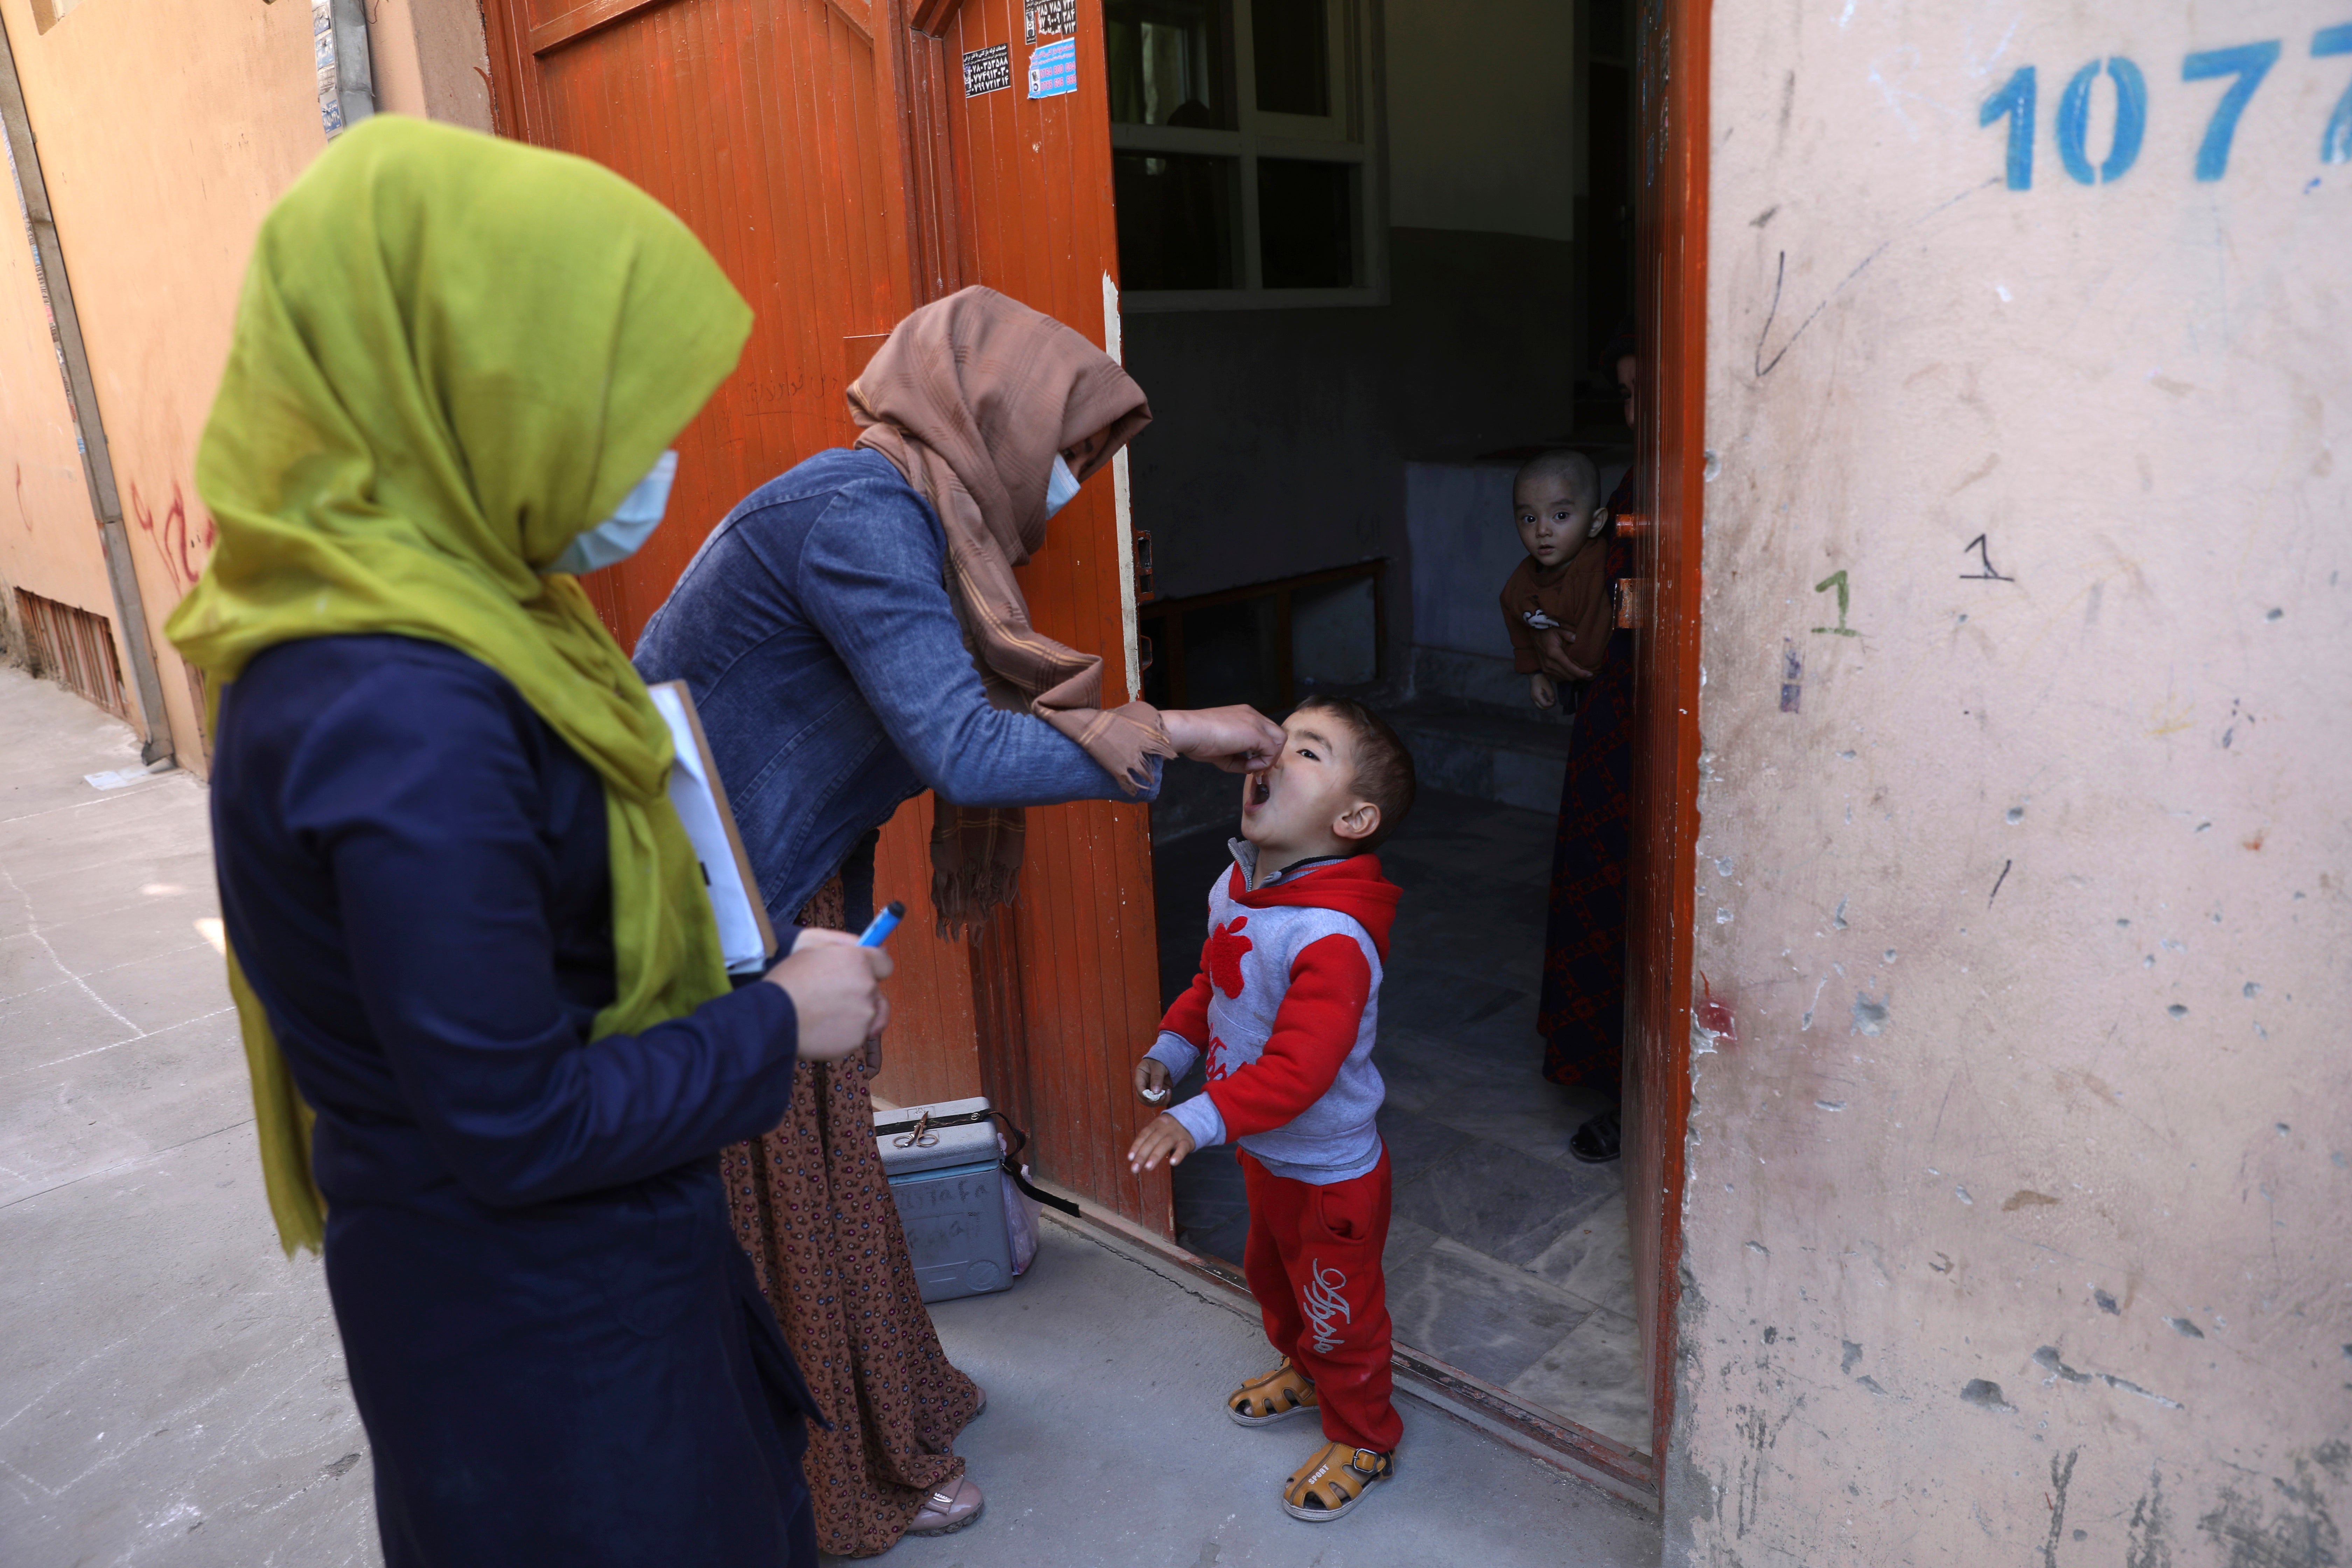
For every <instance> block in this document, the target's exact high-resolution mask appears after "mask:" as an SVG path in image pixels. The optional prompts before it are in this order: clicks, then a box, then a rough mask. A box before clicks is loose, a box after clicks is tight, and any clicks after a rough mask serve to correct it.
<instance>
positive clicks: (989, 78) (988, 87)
mask: <svg viewBox="0 0 2352 1568" xmlns="http://www.w3.org/2000/svg"><path fill="white" fill-rule="evenodd" d="M1012 85H1013V46H1012V45H1010V44H991V45H989V46H988V47H986V48H984V49H972V50H971V51H969V52H968V53H966V54H965V56H964V57H963V95H964V96H965V97H966V98H978V97H979V96H980V95H981V94H982V93H983V92H1002V91H1003V90H1004V89H1006V88H1008V87H1011V86H1012Z"/></svg>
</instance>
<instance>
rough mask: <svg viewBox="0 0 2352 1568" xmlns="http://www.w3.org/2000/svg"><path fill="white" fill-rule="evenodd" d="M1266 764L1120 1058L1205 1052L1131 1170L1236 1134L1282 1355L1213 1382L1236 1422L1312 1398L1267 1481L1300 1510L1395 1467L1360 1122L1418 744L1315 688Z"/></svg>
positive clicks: (1252, 1251) (1145, 1062)
mask: <svg viewBox="0 0 2352 1568" xmlns="http://www.w3.org/2000/svg"><path fill="white" fill-rule="evenodd" d="M1283 731H1284V733H1285V734H1286V737H1287V741H1286V744H1285V745H1284V747H1283V752H1282V756H1281V759H1280V760H1279V761H1278V762H1276V763H1275V764H1274V765H1273V766H1272V767H1270V768H1268V769H1266V770H1265V772H1263V773H1252V774H1250V775H1249V776H1248V778H1247V779H1246V780H1245V781H1244V784H1243V787H1242V836H1241V837H1239V838H1236V839H1234V841H1233V845H1232V848H1233V856H1234V866H1233V868H1232V870H1231V871H1229V872H1228V873H1226V874H1224V875H1222V876H1220V877H1219V878H1218V879H1217V882H1216V885H1215V886H1214V887H1213V888H1212V889H1210V893H1209V934H1208V942H1207V943H1206V944H1205V945H1204V946H1203V947H1202V950H1201V973H1199V974H1198V975H1197V976H1195V977H1194V979H1193V981H1192V988H1191V989H1190V990H1188V991H1186V992H1185V993H1184V994H1183V995H1182V996H1181V997H1179V998H1178V999H1177V1001H1176V1005H1174V1006H1172V1007H1171V1008H1170V1009H1169V1010H1168V1016H1166V1017H1165V1018H1164V1019H1162V1020H1161V1021H1160V1039H1159V1042H1158V1043H1157V1044H1156V1045H1154V1046H1153V1047H1151V1050H1150V1054H1149V1055H1147V1056H1146V1057H1145V1058H1143V1059H1142V1060H1141V1061H1140V1062H1138V1063H1137V1064H1136V1068H1135V1088H1136V1092H1137V1093H1138V1094H1139V1095H1141V1096H1142V1097H1143V1100H1144V1103H1146V1104H1147V1105H1164V1104H1166V1103H1167V1100H1168V1095H1169V1092H1170V1086H1171V1085H1172V1084H1173V1083H1174V1082H1175V1081H1176V1080H1177V1079H1181V1078H1182V1077H1183V1076H1184V1075H1185V1074H1186V1073H1188V1072H1190V1071H1191V1070H1192V1067H1193V1064H1194V1063H1196V1062H1197V1061H1199V1060H1200V1059H1201V1058H1202V1055H1203V1053H1205V1054H1206V1056H1207V1058H1208V1079H1209V1085H1208V1089H1207V1091H1206V1092H1205V1093H1202V1094H1200V1095H1197V1096H1195V1097H1194V1098H1192V1099H1191V1100H1186V1101H1185V1102H1184V1103H1182V1104H1181V1105H1179V1106H1176V1107H1174V1108H1173V1109H1172V1110H1166V1111H1163V1112H1162V1113H1161V1114H1160V1115H1159V1116H1158V1117H1156V1118H1154V1119H1153V1120H1152V1121H1150V1123H1149V1124H1148V1125H1147V1126H1146V1127H1145V1128H1144V1130H1143V1131H1142V1133H1141V1135H1140V1136H1139V1137H1138V1138H1137V1139H1136V1141H1135V1144H1134V1146H1133V1147H1132V1148H1131V1149H1130V1150H1129V1152H1128V1161H1129V1165H1130V1167H1131V1168H1133V1169H1135V1170H1137V1171H1148V1170H1150V1169H1151V1168H1152V1167H1153V1166H1155V1165H1157V1164H1158V1163H1160V1161H1161V1160H1162V1159H1165V1160H1166V1161H1167V1162H1168V1163H1170V1164H1171V1165H1174V1164H1176V1163H1180V1162H1181V1161H1182V1159H1183V1158H1184V1156H1185V1155H1187V1154H1189V1153H1191V1152H1192V1151H1193V1150H1195V1149H1197V1148H1200V1147H1202V1146H1203V1145H1205V1144H1211V1143H1222V1142H1225V1141H1226V1140H1228V1139H1231V1140H1234V1141H1235V1142H1239V1143H1240V1145H1241V1151H1240V1159H1241V1165H1242V1173H1243V1176H1244V1180H1245V1181H1246V1183H1247V1184H1248V1190H1249V1214H1250V1226H1249V1241H1248V1243H1247V1245H1246V1246H1245V1247H1244V1255H1243V1260H1242V1267H1243V1270H1244V1273H1245V1274H1246V1275H1247V1276H1248V1278H1249V1285H1250V1289H1251V1291H1252V1293H1253V1294H1255V1296H1256V1297H1257V1300H1258V1306H1259V1310H1260V1311H1261V1312H1262V1313H1263V1314H1264V1316H1265V1337H1266V1338H1267V1339H1268V1340H1271V1341H1272V1342H1273V1343H1274V1348H1275V1349H1276V1351H1278V1352H1281V1354H1282V1363H1281V1364H1280V1365H1279V1366H1277V1367H1276V1368H1275V1369H1274V1370H1273V1371H1272V1372H1269V1373H1264V1374H1263V1375H1261V1376H1258V1377H1254V1378H1251V1379H1250V1380H1249V1381H1248V1382H1247V1383H1244V1384H1242V1385H1241V1386H1240V1387H1239V1388H1237V1389H1235V1390H1234V1392H1233V1393H1232V1394H1229V1395H1228V1396H1227V1397H1226V1413H1227V1414H1228V1415H1231V1416H1232V1417H1233V1418H1234V1420H1235V1421H1236V1422H1238V1423H1240V1424H1241V1425H1242V1426H1268V1425H1270V1424H1272V1423H1274V1422H1276V1421H1279V1420H1282V1419H1283V1418H1284V1417H1286V1416H1289V1415H1297V1414H1298V1413H1300V1412H1302V1411H1309V1410H1311V1411H1317V1412H1318V1413H1319V1415H1320V1416H1321V1419H1322V1423H1323V1436H1324V1439H1325V1440H1324V1442H1323V1444H1322V1445H1321V1447H1318V1448H1317V1449H1316V1451H1315V1454H1314V1456H1313V1457H1312V1458H1309V1459H1308V1460H1307V1463H1305V1464H1304V1465H1301V1466H1300V1467H1299V1468H1297V1470H1295V1471H1293V1472H1292V1473H1291V1477H1290V1479H1289V1481H1288V1483H1287V1484H1286V1486H1285V1487H1284V1488H1283V1493H1282V1502H1283V1507H1284V1508H1285V1509H1286V1510H1289V1512H1290V1513H1291V1514H1292V1515H1294V1516H1295V1517H1297V1518H1299V1519H1304V1520H1312V1521H1327V1520H1334V1519H1338V1518H1339V1517H1340V1516H1341V1515H1343V1514H1345V1513H1347V1512H1348V1511H1349V1510H1351V1509H1353V1508H1355V1507H1356V1506H1357V1505H1358V1504H1359V1503H1360V1502H1362V1501H1363V1500H1364V1499H1365V1497H1366V1496H1368V1495H1369V1494H1370V1489H1371V1488H1372V1487H1373V1486H1374V1485H1376V1484H1378V1483H1379V1482H1381V1481H1384V1480H1386V1479H1388V1478H1389V1477H1390V1476H1391V1474H1393V1473H1394V1471H1395V1468H1396V1447H1397V1440H1398V1438H1399V1437H1400V1436H1402V1432H1403V1426H1402V1422H1400V1421H1399V1419H1398V1417H1397V1413H1396V1407H1395V1406H1394V1405H1392V1404H1391V1402H1390V1397H1389V1392H1390V1391H1389V1381H1390V1374H1389V1312H1388V1300H1387V1291H1386V1289H1385V1286H1384V1285H1383V1282H1382V1280H1381V1247H1382V1246H1383V1245H1384V1244H1385V1243H1386V1241H1387V1240H1388V1233H1389V1158H1388V1152H1387V1150H1386V1149H1384V1148H1383V1147H1382V1146H1381V1135H1380V1130H1379V1128H1378V1127H1377V1126H1376V1125H1375V1124H1374V1121H1373V1118H1374V1116H1375V1114H1376V1113H1377V1112H1378V1111H1379V1110H1380V1108H1381V1097H1382V1095H1383V1093H1384V1092H1385V1091H1384V1089H1383V1088H1382V1086H1381V1075H1380V1073H1379V1071H1378V1070H1377V1069H1376V1068H1374V1067H1373V1066H1372V1060H1371V1057H1372V1036H1373V1028H1374V1025H1375V1022H1376V1020H1377V1018H1378V1015H1379V1009H1380V991H1381V966H1382V965H1383V964H1384V963H1386V962H1387V960H1388V945H1389V923H1390V921H1391V919H1392V918H1393V917H1394V916H1395V914H1396V907H1397V899H1398V896H1399V895H1398V890H1397V887H1396V884H1395V883H1393V882H1391V881H1390V880H1389V879H1387V878H1386V877H1383V876H1382V875H1381V863H1380V860H1379V858H1377V857H1375V856H1374V855H1373V854H1372V853H1371V851H1372V850H1373V849H1375V848H1377V847H1379V846H1380V844H1381V840H1382V839H1384V838H1386V837H1388V836H1389V834H1390V833H1391V832H1393V831H1394V830H1395V828H1396V826H1398V824H1400V823H1401V822H1402V821H1403V820H1404V816H1405V813H1406V812H1408V811H1410V810H1411V809H1412V796H1413V773H1412V755H1411V753H1409V752H1407V751H1406V750H1405V748H1404V742H1402V741H1400V740H1399V739H1398V738H1397V733H1396V731H1394V730H1392V729H1391V728H1389V726H1388V724H1387V722H1386V721H1383V720H1381V718H1380V716H1379V715H1377V714H1375V713H1374V712H1372V711H1371V710H1370V709H1369V708H1366V707H1365V706H1364V705H1363V704H1362V703H1360V702H1357V701H1354V700H1350V699H1348V698H1344V697H1310V698H1308V699H1307V700H1306V701H1304V702H1302V703H1300V704H1299V705H1298V708H1297V711H1295V712H1293V713H1292V714H1291V715H1290V717H1289V719H1288V720H1287V721H1285V722H1284V724H1283Z"/></svg>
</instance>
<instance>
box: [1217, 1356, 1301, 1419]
mask: <svg viewBox="0 0 2352 1568" xmlns="http://www.w3.org/2000/svg"><path fill="white" fill-rule="evenodd" d="M1315 1404H1316V1400H1315V1380H1314V1379H1313V1378H1311V1377H1308V1376H1307V1374H1306V1373H1303V1372H1301V1371H1299V1370H1298V1369H1297V1367H1295V1366H1293V1365H1292V1364H1291V1363H1290V1358H1289V1357H1288V1356H1284V1357H1283V1358H1282V1364H1281V1365H1280V1366H1278V1367H1276V1368H1275V1369H1274V1370H1273V1371H1272V1372H1269V1373H1261V1374H1259V1375H1258V1376H1256V1377H1254V1378H1251V1379H1250V1380H1249V1381H1248V1382H1247V1383H1244V1384H1242V1385H1241V1386H1240V1387H1239V1388H1236V1389H1234V1391H1233V1392H1232V1393H1231V1394H1226V1395H1225V1414H1226V1415H1230V1416H1232V1417H1233V1418H1234V1422H1235V1423H1236V1424H1237V1425H1239V1426H1272V1425H1273V1424H1274V1423H1275V1422H1276V1421H1279V1420H1281V1419H1283V1417H1285V1416H1286V1415H1297V1414H1298V1413H1299V1412H1300V1411H1302V1410H1312V1409H1314V1408H1315Z"/></svg>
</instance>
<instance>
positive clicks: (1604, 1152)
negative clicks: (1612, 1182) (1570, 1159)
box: [1568, 1110, 1624, 1165]
mask: <svg viewBox="0 0 2352 1568" xmlns="http://www.w3.org/2000/svg"><path fill="white" fill-rule="evenodd" d="M1623 1136H1624V1124H1623V1122H1622V1121H1621V1120H1620V1118H1619V1114H1618V1113H1617V1112H1616V1111H1614V1110H1604V1111H1602V1112H1601V1114H1600V1115H1598V1116H1596V1117H1594V1118H1593V1119H1592V1120H1591V1121H1587V1122H1586V1123H1585V1124H1584V1125H1583V1126H1581V1127H1580V1128H1578V1129H1577V1130H1576V1136H1575V1137H1573V1138H1570V1140H1569V1141H1568V1152H1570V1153H1571V1154H1573V1155H1575V1156H1576V1157H1577V1158H1578V1159H1580V1160H1581V1161H1583V1162H1584V1163H1586V1164H1588V1165H1605V1164H1607V1163H1609V1162H1610V1161H1612V1160H1614V1159H1615V1158H1617V1156H1618V1154H1619V1152H1621V1151H1620V1148H1619V1145H1620V1142H1621V1141H1622V1138H1623Z"/></svg>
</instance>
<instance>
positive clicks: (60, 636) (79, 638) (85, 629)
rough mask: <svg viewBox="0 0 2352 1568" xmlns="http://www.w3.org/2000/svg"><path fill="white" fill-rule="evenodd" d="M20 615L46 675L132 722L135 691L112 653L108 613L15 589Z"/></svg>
mask: <svg viewBox="0 0 2352 1568" xmlns="http://www.w3.org/2000/svg"><path fill="white" fill-rule="evenodd" d="M16 615H17V616H18V618H19V619H21V620H22V621H23V622H24V625H25V632H26V636H28V637H31V638H32V639H33V643H34V646H35V647H38V648H39V649H40V658H41V665H42V669H41V673H42V674H44V675H54V676H56V677H57V678H58V680H59V681H61V682H62V683H63V684H64V685H65V687H66V689H68V690H70V691H74V692H78V693H79V694H80V695H81V696H83V697H87V698H88V699H89V700H91V701H92V702H95V703H97V704H98V705H99V706H100V708H103V709H105V710H107V711H108V712H110V713H111V714H113V715H115V716H116V717H117V718H120V719H122V720H125V721H128V720H129V719H130V717H131V694H130V693H129V692H128V691H126V690H124V689H123V685H122V666H121V662H120V661H118V660H117V659H116V658H115V655H114V627H113V626H111V625H110V624H109V623H108V621H107V618H106V617H105V616H94V615H92V614H90V613H89V611H88V610H78V609H76V608H74V606H73V605H61V604H58V602H57V601H56V600H54V599H44V598H42V597H41V596H40V595H38V594H28V593H26V591H25V590H24V589H22V588H19V589H17V590H16Z"/></svg>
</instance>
